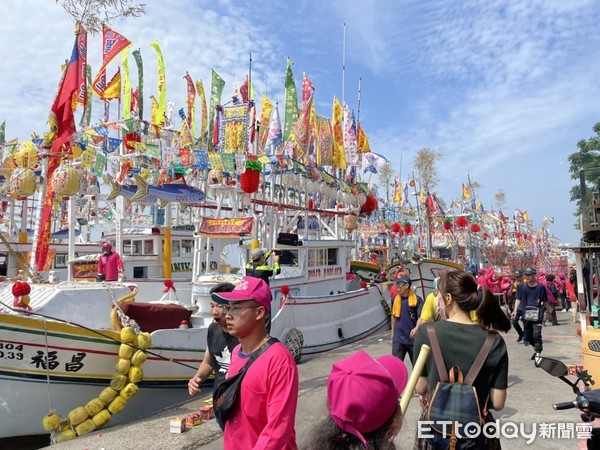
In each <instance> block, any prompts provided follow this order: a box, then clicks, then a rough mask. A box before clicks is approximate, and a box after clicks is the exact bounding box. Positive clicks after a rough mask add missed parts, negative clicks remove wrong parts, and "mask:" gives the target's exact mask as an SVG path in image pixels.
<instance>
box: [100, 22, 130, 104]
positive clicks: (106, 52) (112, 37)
mask: <svg viewBox="0 0 600 450" xmlns="http://www.w3.org/2000/svg"><path fill="white" fill-rule="evenodd" d="M130 44H131V41H130V40H129V39H127V38H126V37H124V36H123V35H122V34H120V33H117V32H116V31H114V30H112V29H110V28H109V27H107V26H106V25H103V26H102V67H100V70H98V73H97V74H96V78H94V81H93V82H92V86H93V89H94V92H95V93H96V95H98V97H100V98H102V95H103V92H104V90H100V89H102V87H104V86H106V83H104V85H103V84H102V83H100V78H104V79H105V80H106V66H108V64H109V63H110V62H111V61H112V60H113V58H114V57H115V56H117V55H118V54H119V52H120V51H121V50H123V49H124V48H125V47H127V46H128V45H130Z"/></svg>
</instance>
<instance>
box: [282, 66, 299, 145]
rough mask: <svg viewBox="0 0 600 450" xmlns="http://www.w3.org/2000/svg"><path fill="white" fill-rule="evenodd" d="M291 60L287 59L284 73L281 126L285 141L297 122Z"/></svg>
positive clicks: (296, 105) (296, 103)
mask: <svg viewBox="0 0 600 450" xmlns="http://www.w3.org/2000/svg"><path fill="white" fill-rule="evenodd" d="M292 64H293V63H292V60H291V59H290V58H288V60H287V68H286V71H285V115H284V120H285V123H284V124H283V140H284V141H287V140H288V138H289V136H290V133H291V131H292V127H293V126H294V124H295V123H296V121H297V120H298V116H299V113H298V93H297V91H296V82H295V81H294V74H293V73H292Z"/></svg>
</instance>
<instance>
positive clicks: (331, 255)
mask: <svg viewBox="0 0 600 450" xmlns="http://www.w3.org/2000/svg"><path fill="white" fill-rule="evenodd" d="M326 251H327V265H328V266H335V265H336V264H337V263H338V249H337V248H328V249H327V250H326Z"/></svg>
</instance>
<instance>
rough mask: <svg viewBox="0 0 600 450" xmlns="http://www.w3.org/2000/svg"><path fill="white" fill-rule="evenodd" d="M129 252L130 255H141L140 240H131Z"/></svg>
mask: <svg viewBox="0 0 600 450" xmlns="http://www.w3.org/2000/svg"><path fill="white" fill-rule="evenodd" d="M131 254H132V255H141V254H142V241H132V248H131Z"/></svg>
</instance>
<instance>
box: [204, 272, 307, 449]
mask: <svg viewBox="0 0 600 450" xmlns="http://www.w3.org/2000/svg"><path fill="white" fill-rule="evenodd" d="M211 298H212V300H214V301H215V302H217V303H221V304H225V305H226V306H225V307H224V308H223V310H224V312H225V320H226V326H227V332H228V333H229V334H231V335H232V336H235V337H237V338H238V339H239V341H240V344H239V345H238V346H237V347H236V348H234V349H233V352H232V355H231V362H230V364H229V372H228V374H227V377H228V378H230V377H232V376H234V375H235V374H237V373H238V372H239V371H240V369H241V368H242V367H243V366H244V365H245V364H246V362H247V361H248V359H249V358H250V357H251V356H252V353H253V352H255V351H256V350H258V349H259V348H260V347H262V345H263V344H264V343H266V342H267V341H268V340H269V335H268V334H267V332H266V330H265V318H266V316H267V313H268V312H269V311H270V310H271V290H270V289H269V286H268V285H267V283H265V282H264V281H263V280H261V279H260V278H254V277H244V278H242V280H241V281H240V284H238V286H236V288H235V289H234V290H233V291H231V292H215V293H213V294H212V295H211ZM297 403H298V368H297V367H296V363H295V362H294V359H293V358H292V355H291V354H290V352H289V351H288V349H287V348H286V347H285V345H283V344H282V343H280V342H276V343H274V344H273V345H271V346H270V347H268V348H267V349H266V350H265V351H264V353H262V354H260V356H259V357H258V358H257V359H256V360H255V361H254V363H252V365H251V366H250V368H249V369H248V370H247V372H246V374H245V376H244V378H243V380H242V383H241V392H240V401H239V404H238V406H237V408H236V410H235V411H234V412H233V414H232V415H231V418H229V419H228V420H227V422H226V424H225V432H224V448H225V450H228V449H236V450H238V449H239V450H245V449H261V450H262V449H273V450H295V449H297V448H298V447H297V445H296V431H295V429H294V423H295V420H296V405H297Z"/></svg>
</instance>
